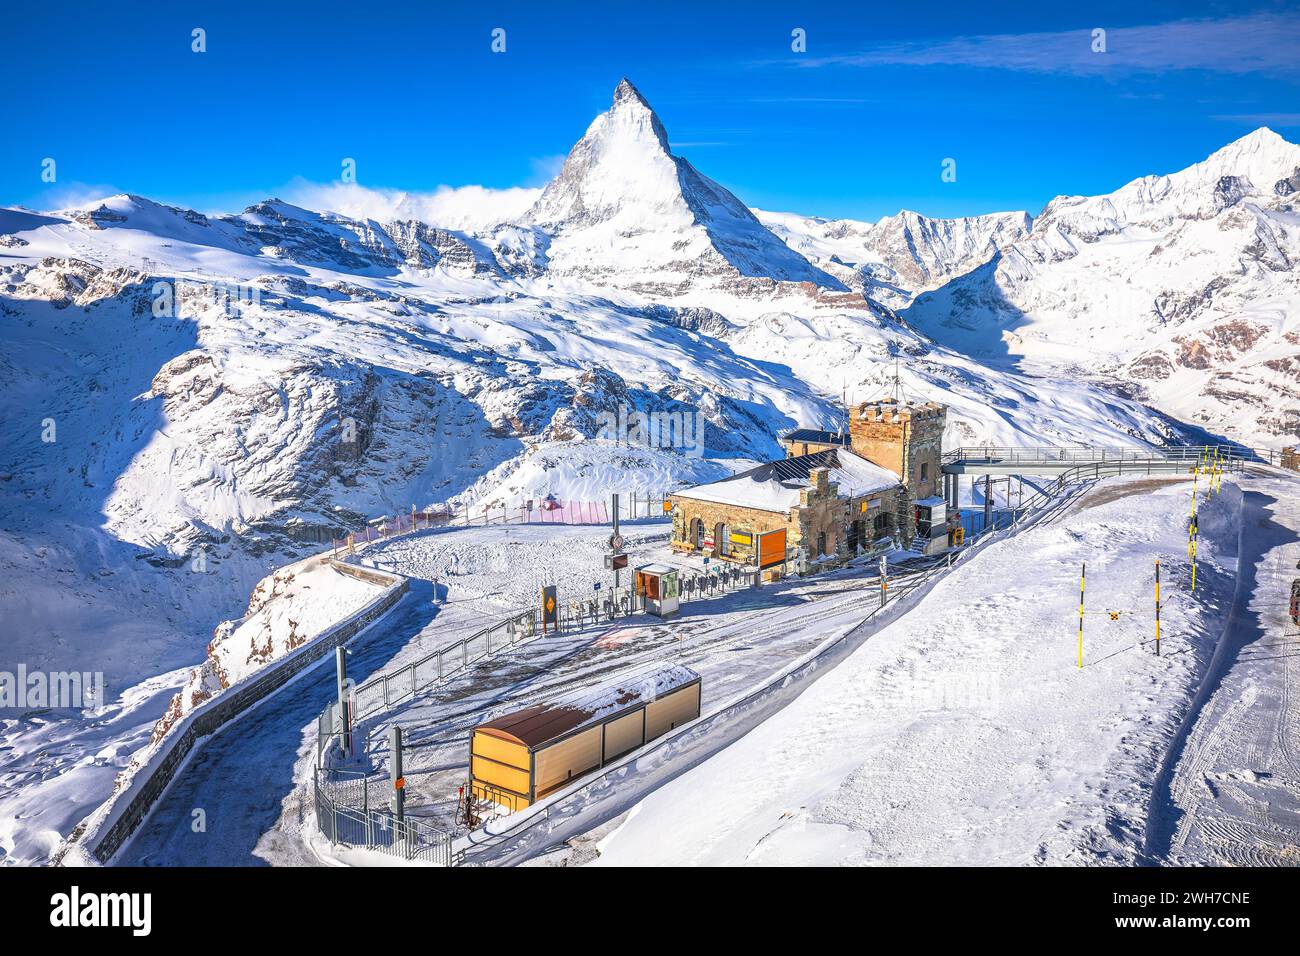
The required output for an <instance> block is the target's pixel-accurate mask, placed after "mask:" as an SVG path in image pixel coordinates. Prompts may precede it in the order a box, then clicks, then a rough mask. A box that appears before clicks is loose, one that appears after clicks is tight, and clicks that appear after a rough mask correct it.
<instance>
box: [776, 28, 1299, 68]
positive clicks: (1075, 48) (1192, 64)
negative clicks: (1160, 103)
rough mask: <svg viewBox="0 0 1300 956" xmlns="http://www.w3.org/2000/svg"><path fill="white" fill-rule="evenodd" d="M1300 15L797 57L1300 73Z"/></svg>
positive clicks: (855, 62) (807, 62) (809, 63)
mask: <svg viewBox="0 0 1300 956" xmlns="http://www.w3.org/2000/svg"><path fill="white" fill-rule="evenodd" d="M1095 28H1101V29H1105V31H1106V51H1105V52H1104V53H1094V52H1093V36H1092V30H1093V29H1095ZM1298 48H1300V17H1297V16H1296V15H1294V14H1273V13H1259V14H1251V15H1246V16H1239V17H1224V18H1220V19H1204V20H1175V21H1172V22H1169V23H1155V24H1150V25H1146V26H1133V27H1113V28H1106V25H1105V23H1096V24H1092V25H1090V26H1089V27H1088V28H1087V29H1079V30H1063V31H1058V32H1053V33H1022V34H993V35H986V36H970V37H953V38H949V39H941V40H934V41H928V42H927V41H916V42H907V43H882V44H878V45H875V46H872V47H868V48H866V49H864V50H862V51H861V52H859V53H855V54H852V55H848V56H830V57H820V58H808V59H804V58H802V57H796V58H795V59H794V61H792V62H794V64H795V65H797V66H805V67H816V66H857V67H871V66H883V65H897V64H904V65H912V66H939V65H942V66H974V67H984V68H987V69H997V70H1015V71H1020V72H1026V73H1067V74H1076V75H1089V74H1104V73H1108V72H1114V73H1164V72H1167V71H1170V70H1208V71H1211V72H1215V73H1263V74H1278V75H1291V74H1295V73H1296V72H1300V58H1298V57H1297V56H1296V50H1297V49H1298Z"/></svg>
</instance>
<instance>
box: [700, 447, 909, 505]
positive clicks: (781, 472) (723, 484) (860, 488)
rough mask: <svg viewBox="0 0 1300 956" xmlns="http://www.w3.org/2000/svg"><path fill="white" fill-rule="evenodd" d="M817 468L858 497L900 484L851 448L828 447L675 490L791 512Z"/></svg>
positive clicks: (705, 498) (847, 493) (704, 498)
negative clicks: (729, 476)
mask: <svg viewBox="0 0 1300 956" xmlns="http://www.w3.org/2000/svg"><path fill="white" fill-rule="evenodd" d="M814 468H829V469H830V480H831V481H834V482H837V483H838V484H839V493H840V494H841V495H844V496H846V497H850V498H857V497H859V496H861V495H869V494H873V493H875V492H878V491H886V490H888V489H890V488H894V487H897V486H898V484H899V481H898V476H897V475H896V474H894V473H893V472H892V471H890V470H888V469H887V468H881V467H880V466H879V465H876V464H873V463H871V462H869V461H867V459H865V458H863V457H861V456H860V455H856V454H854V453H853V452H851V451H849V450H848V449H847V448H827V449H824V450H822V451H816V452H813V453H812V454H808V455H795V456H794V457H793V458H778V459H776V460H775V461H769V462H768V463H767V464H764V465H759V466H758V467H756V468H751V469H750V470H749V471H742V472H741V473H740V474H738V475H734V476H732V477H731V478H724V479H722V480H721V481H715V482H712V483H711V484H707V485H696V486H695V487H694V488H686V489H684V490H683V491H678V492H674V494H675V495H676V496H677V497H679V498H691V499H694V500H695V501H712V502H716V503H717V504H725V505H738V506H739V507H742V508H754V509H756V510H758V511H776V512H787V511H789V510H790V509H791V508H793V507H794V506H795V505H797V504H798V503H799V492H800V491H802V490H803V489H804V488H807V487H808V486H809V484H810V483H811V481H812V478H811V474H812V470H813V469H814Z"/></svg>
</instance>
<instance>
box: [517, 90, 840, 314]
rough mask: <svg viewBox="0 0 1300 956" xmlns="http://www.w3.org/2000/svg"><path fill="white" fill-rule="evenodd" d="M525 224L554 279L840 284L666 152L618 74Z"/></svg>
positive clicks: (642, 102)
mask: <svg viewBox="0 0 1300 956" xmlns="http://www.w3.org/2000/svg"><path fill="white" fill-rule="evenodd" d="M526 221H527V223H529V224H530V225H533V226H535V227H537V228H539V229H540V230H542V231H543V232H544V233H545V234H546V235H547V236H548V237H549V243H548V245H547V258H548V263H547V269H548V271H549V272H550V273H551V274H553V275H573V276H581V277H583V278H585V279H588V280H593V281H597V282H610V283H614V282H617V283H618V284H619V285H620V286H623V287H625V288H633V289H637V290H640V291H648V292H658V293H665V294H671V293H673V292H680V291H685V290H686V289H690V288H696V287H700V286H727V287H730V288H732V289H733V290H737V291H740V290H742V289H744V288H746V287H750V286H752V287H755V288H761V287H765V288H769V289H770V288H771V287H772V285H773V283H774V282H811V283H814V284H816V285H818V286H824V287H826V288H831V289H840V288H842V286H841V285H840V283H839V281H838V280H836V279H833V278H831V277H830V276H828V275H827V274H826V273H824V272H822V271H821V270H820V269H818V268H816V267H815V266H813V265H812V264H811V263H810V262H808V260H807V259H805V258H803V256H801V255H799V254H798V253H797V252H795V251H794V250H792V249H791V248H790V247H789V246H787V245H786V244H785V243H783V242H781V240H780V239H778V238H777V237H776V236H774V235H772V233H771V232H769V231H768V230H767V229H766V228H764V226H763V225H762V224H761V223H760V222H759V221H758V220H757V219H756V218H755V217H754V214H753V213H751V212H750V211H749V209H748V208H746V206H745V204H744V203H742V202H741V201H740V200H739V199H737V198H736V197H735V196H734V195H732V194H731V193H730V192H729V191H727V190H726V189H725V188H723V187H722V186H720V185H718V184H717V183H715V182H714V181H713V180H711V179H709V178H708V177H706V176H703V175H701V174H700V173H699V172H698V171H697V170H696V169H695V167H694V166H692V165H691V164H690V163H689V162H687V161H686V160H685V159H682V158H681V157H680V156H674V155H673V153H672V150H671V148H670V146H669V144H668V134H667V131H666V130H665V129H664V125H663V123H662V122H660V120H659V117H658V116H657V115H655V112H654V110H653V109H651V107H650V104H649V103H648V102H647V101H646V99H645V97H644V96H642V95H641V93H640V92H639V91H638V90H637V88H636V87H635V86H633V85H632V84H631V82H629V81H628V80H627V79H624V80H622V81H621V82H620V83H619V84H618V87H617V88H616V89H615V90H614V101H613V104H612V105H611V106H610V108H609V110H608V111H607V112H605V113H602V114H601V115H599V116H597V117H596V119H595V120H594V121H593V122H592V124H591V125H590V126H589V127H588V128H587V132H586V133H585V134H584V135H583V137H582V139H580V140H579V141H578V142H577V144H576V145H575V146H574V147H573V149H572V150H570V152H569V155H568V158H567V159H566V160H565V161H564V167H563V168H562V169H561V170H560V175H559V176H558V177H556V179H554V180H553V181H552V182H551V183H550V184H549V185H548V186H547V187H546V189H545V190H544V191H543V192H542V195H541V197H540V198H539V199H538V200H537V203H536V204H535V205H534V206H533V208H532V209H531V210H530V211H529V212H528V214H527V216H526Z"/></svg>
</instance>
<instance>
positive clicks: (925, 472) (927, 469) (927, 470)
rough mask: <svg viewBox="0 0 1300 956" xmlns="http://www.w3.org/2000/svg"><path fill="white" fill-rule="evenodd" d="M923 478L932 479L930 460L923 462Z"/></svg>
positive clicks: (925, 479) (923, 479)
mask: <svg viewBox="0 0 1300 956" xmlns="http://www.w3.org/2000/svg"><path fill="white" fill-rule="evenodd" d="M921 480H922V481H929V480H930V463H929V462H928V461H923V462H921Z"/></svg>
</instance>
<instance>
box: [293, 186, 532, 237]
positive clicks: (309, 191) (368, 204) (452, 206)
mask: <svg viewBox="0 0 1300 956" xmlns="http://www.w3.org/2000/svg"><path fill="white" fill-rule="evenodd" d="M540 193H541V190H540V189H528V188H524V187H522V186H513V187H511V188H509V189H488V188H487V187H485V186H439V187H438V188H437V189H435V190H432V191H431V192H407V191H406V190H402V189H371V188H368V187H365V186H359V185H357V184H356V183H337V182H336V183H313V182H308V181H306V180H295V181H294V182H293V183H291V184H290V185H289V186H288V188H287V189H284V190H283V191H282V192H281V195H282V197H283V198H284V199H285V200H286V201H288V202H291V203H293V204H294V205H297V206H302V207H303V208H305V209H315V210H328V211H329V212H337V213H341V214H342V215H344V216H350V217H353V218H358V219H374V220H377V221H379V222H391V221H393V220H397V219H418V220H420V221H422V222H427V223H432V224H433V225H435V226H442V227H444V228H446V229H471V230H472V229H486V228H488V227H490V226H494V225H496V224H497V223H501V222H509V221H512V220H515V219H518V218H519V217H521V216H522V215H523V214H524V213H525V212H527V210H528V208H529V207H530V206H531V205H532V204H533V203H534V202H535V201H536V200H537V197H538V195H539V194H540Z"/></svg>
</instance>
